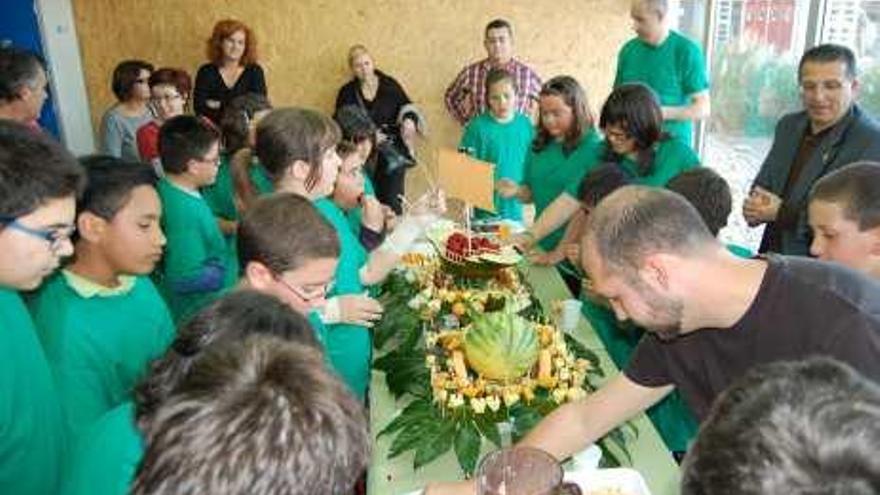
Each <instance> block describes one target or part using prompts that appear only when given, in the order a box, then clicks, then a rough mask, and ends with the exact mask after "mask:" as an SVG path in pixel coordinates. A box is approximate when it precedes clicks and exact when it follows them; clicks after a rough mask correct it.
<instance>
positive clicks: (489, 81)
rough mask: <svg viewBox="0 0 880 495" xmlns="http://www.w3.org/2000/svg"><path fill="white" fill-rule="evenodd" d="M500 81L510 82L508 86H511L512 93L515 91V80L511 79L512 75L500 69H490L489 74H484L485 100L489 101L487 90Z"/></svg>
mask: <svg viewBox="0 0 880 495" xmlns="http://www.w3.org/2000/svg"><path fill="white" fill-rule="evenodd" d="M501 81H508V82H510V85H511V86H513V90H514V92H515V91H516V78H515V77H513V74H511V73H510V72H509V71H506V70H504V69H501V68H497V67H496V68H492V69H489V72H488V73H487V74H486V83H485V88H484V90H485V91H486V99H487V100H488V99H489V88H491V87H492V86H494V85H495V84H497V83H499V82H501Z"/></svg>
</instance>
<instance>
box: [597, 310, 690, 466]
mask: <svg viewBox="0 0 880 495" xmlns="http://www.w3.org/2000/svg"><path fill="white" fill-rule="evenodd" d="M582 301H583V306H582V307H581V312H582V313H583V315H584V318H586V320H587V321H588V322H590V326H592V327H593V329H594V330H595V331H596V334H597V335H598V336H599V338H600V339H601V340H602V344H603V345H604V346H605V349H606V350H607V351H608V355H609V356H611V360H612V361H614V364H615V365H616V366H617V367H618V368H620V369H623V368H626V366H627V364H628V363H629V359H630V356H631V355H632V353H633V350H634V349H635V347H636V345H637V344H638V343H639V340H640V339H641V337H642V335H643V334H644V330H642V329H641V328H638V327H636V326H634V325H626V324H624V325H621V324H620V323H619V322H618V321H617V318H616V317H615V316H614V312H613V311H612V310H611V309H610V308H608V307H606V306H602V305H600V304H598V303H596V302H595V301H591V300H588V299H582ZM647 414H648V417H649V418H650V419H651V421H652V422H653V423H654V426H655V427H656V428H657V431H658V432H659V433H660V436H661V438H663V441H664V443H666V447H667V448H668V449H669V450H670V451H673V452H684V451H686V450H687V448H688V446H689V445H690V443H691V441H692V440H693V439H694V437H695V436H696V434H697V428H698V426H699V425H698V423H697V420H696V419H695V418H694V415H693V413H692V412H691V411H690V409H688V407H687V405H686V404H685V403H684V401H683V400H682V398H681V396H680V394H679V393H678V391H674V392H673V393H672V394H670V395H668V396H666V397H665V398H664V399H663V400H661V401H660V402H658V403H657V404H655V405H653V406H652V407H650V408H649V409H648V410H647Z"/></svg>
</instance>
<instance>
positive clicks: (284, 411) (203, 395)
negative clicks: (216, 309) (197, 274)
mask: <svg viewBox="0 0 880 495" xmlns="http://www.w3.org/2000/svg"><path fill="white" fill-rule="evenodd" d="M145 433H146V434H145V437H146V444H147V449H146V452H145V453H144V457H143V460H142V462H141V464H140V467H139V469H138V473H137V476H136V478H135V480H134V483H133V486H132V493H133V494H135V495H146V494H159V493H169V492H178V491H180V490H181V489H182V488H183V487H187V488H188V490H191V492H192V493H215V494H220V493H222V494H226V495H274V494H281V493H284V494H288V495H313V494H319V493H320V494H328V495H330V494H332V495H344V494H346V493H350V492H351V491H352V489H353V487H354V484H355V482H356V481H357V479H358V478H359V477H360V476H361V474H362V473H363V470H364V469H365V468H366V465H367V462H368V460H369V450H370V449H369V440H370V437H369V435H368V433H367V419H366V415H365V414H364V408H363V406H362V405H361V404H360V402H358V400H357V399H355V398H354V397H353V396H352V395H351V393H350V392H349V391H348V389H347V388H346V385H345V384H343V383H342V381H340V379H339V378H338V377H337V376H336V375H335V374H334V373H333V372H332V371H330V370H329V369H327V366H326V364H325V363H324V360H323V358H322V356H321V354H320V353H318V352H317V351H316V350H315V349H313V348H305V347H303V346H299V345H296V344H292V343H288V342H283V341H279V340H278V339H276V338H271V337H267V336H253V337H250V338H248V339H246V340H245V341H244V342H242V343H236V344H233V345H223V346H218V347H216V348H213V349H211V350H210V351H209V352H207V353H206V354H205V356H203V357H202V358H200V359H199V360H198V362H197V363H196V364H195V366H193V369H192V371H191V372H190V373H189V375H188V376H187V377H186V378H185V379H184V380H183V382H181V384H180V385H179V386H178V387H177V388H176V390H175V392H174V395H173V396H172V397H170V398H169V399H168V401H167V402H166V403H165V404H163V405H162V406H161V407H160V408H159V410H158V411H157V413H156V417H155V419H154V421H153V423H152V424H151V426H150V427H149V428H148V430H147V431H146V432H145Z"/></svg>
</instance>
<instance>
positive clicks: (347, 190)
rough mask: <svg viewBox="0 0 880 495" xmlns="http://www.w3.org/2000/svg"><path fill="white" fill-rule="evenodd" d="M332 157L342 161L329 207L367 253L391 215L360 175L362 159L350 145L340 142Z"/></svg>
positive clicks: (386, 227) (390, 221) (384, 228)
mask: <svg viewBox="0 0 880 495" xmlns="http://www.w3.org/2000/svg"><path fill="white" fill-rule="evenodd" d="M336 153H337V154H338V155H339V158H341V159H342V165H340V166H339V174H338V175H337V176H336V187H334V188H333V196H332V198H333V203H334V204H335V205H336V206H338V207H339V208H340V209H341V210H342V211H343V212H345V216H346V218H348V223H349V225H350V226H351V229H352V231H353V232H354V234H355V235H356V236H357V237H358V239H359V240H360V242H361V244H362V245H363V246H364V248H365V249H366V250H367V251H372V250H373V249H376V248H377V247H378V246H379V244H380V243H381V242H382V239H383V237H384V235H385V231H386V230H390V229H389V227H390V226H391V225H390V224H391V223H393V221H394V219H395V218H396V216H395V215H394V211H393V210H392V209H391V208H390V207H389V206H386V205H383V204H382V203H380V202H379V200H378V199H376V194H375V191H374V190H373V185H372V183H371V182H370V179H369V178H368V177H367V176H366V175H364V160H363V156H362V155H361V154H360V153H359V152H358V147H357V146H356V145H355V144H353V143H351V142H350V141H340V142H339V144H338V145H336Z"/></svg>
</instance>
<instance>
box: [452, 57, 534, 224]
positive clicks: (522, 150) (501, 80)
mask: <svg viewBox="0 0 880 495" xmlns="http://www.w3.org/2000/svg"><path fill="white" fill-rule="evenodd" d="M485 91H486V101H487V102H488V104H489V110H488V111H486V112H483V113H481V114H480V115H477V116H475V117H474V118H473V119H471V121H470V122H468V124H467V126H466V127H465V129H464V134H463V135H462V137H461V141H460V142H459V145H458V146H459V149H463V150H465V152H466V153H469V154H471V155H472V156H473V157H474V158H478V159H480V160H484V161H487V162H489V163H494V164H495V181H496V182H497V181H499V180H501V179H506V180H509V181H511V182H512V183H514V184H517V185H519V184H521V183H522V181H523V177H524V173H525V161H526V155H527V154H528V152H529V145H530V144H531V142H532V137H533V136H534V126H532V121H531V120H530V119H529V118H528V117H527V116H526V115H524V114H522V113H520V112H517V111H516V101H515V100H516V82H515V81H514V78H513V75H512V74H511V73H510V72H507V71H506V70H504V69H492V70H490V71H489V73H488V74H487V75H486V88H485ZM475 213H476V216H477V217H478V218H492V217H495V218H502V219H506V220H514V221H516V222H522V218H523V217H522V203H521V202H520V201H519V199H518V198H516V197H509V198H505V197H502V196H501V195H500V194H499V193H498V192H497V191H496V192H495V213H494V215H493V214H489V212H485V211H482V210H476V212H475Z"/></svg>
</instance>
